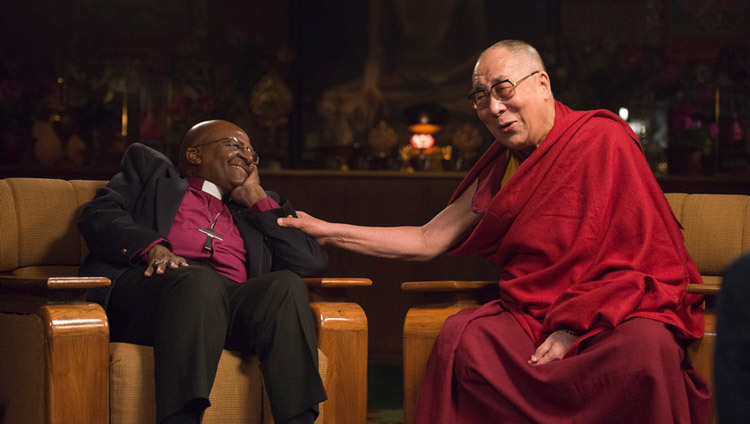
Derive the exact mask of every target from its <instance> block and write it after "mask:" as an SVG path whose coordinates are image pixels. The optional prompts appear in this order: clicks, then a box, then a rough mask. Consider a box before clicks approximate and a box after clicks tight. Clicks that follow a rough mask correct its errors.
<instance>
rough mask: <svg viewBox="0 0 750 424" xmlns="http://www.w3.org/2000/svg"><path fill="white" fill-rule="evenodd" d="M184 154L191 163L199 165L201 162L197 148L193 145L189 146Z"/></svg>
mask: <svg viewBox="0 0 750 424" xmlns="http://www.w3.org/2000/svg"><path fill="white" fill-rule="evenodd" d="M185 156H186V157H187V161H188V163H189V164H191V165H200V163H201V153H200V151H199V150H198V149H196V148H195V147H190V148H189V149H187V151H186V152H185Z"/></svg>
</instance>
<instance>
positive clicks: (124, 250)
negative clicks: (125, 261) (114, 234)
mask: <svg viewBox="0 0 750 424" xmlns="http://www.w3.org/2000/svg"><path fill="white" fill-rule="evenodd" d="M120 253H122V254H123V255H127V254H128V249H125V248H123V249H122V250H120Z"/></svg>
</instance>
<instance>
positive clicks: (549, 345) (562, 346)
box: [529, 330, 578, 366]
mask: <svg viewBox="0 0 750 424" xmlns="http://www.w3.org/2000/svg"><path fill="white" fill-rule="evenodd" d="M576 339H578V337H577V336H574V335H573V334H570V333H566V332H565V331H563V330H557V331H555V332H554V333H552V334H550V335H549V336H547V338H546V339H545V340H544V343H542V344H541V345H539V347H538V348H536V352H534V354H533V355H531V359H530V360H529V365H532V366H534V365H543V364H546V363H548V362H552V361H557V360H559V359H562V358H563V356H565V352H567V351H568V349H570V346H572V345H573V343H575V341H576Z"/></svg>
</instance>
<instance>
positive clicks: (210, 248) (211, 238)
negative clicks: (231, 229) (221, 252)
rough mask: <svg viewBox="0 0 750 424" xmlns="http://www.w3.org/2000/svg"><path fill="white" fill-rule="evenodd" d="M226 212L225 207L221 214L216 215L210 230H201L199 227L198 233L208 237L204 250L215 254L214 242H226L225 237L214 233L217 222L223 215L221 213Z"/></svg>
mask: <svg viewBox="0 0 750 424" xmlns="http://www.w3.org/2000/svg"><path fill="white" fill-rule="evenodd" d="M222 210H224V207H223V206H222V208H221V209H220V210H219V213H217V214H216V216H215V217H214V219H213V221H211V225H210V226H209V227H208V228H200V227H198V231H200V232H201V233H203V234H205V235H206V241H205V242H204V243H203V249H205V250H208V251H209V252H212V253H213V250H214V248H213V241H214V239H217V240H219V241H224V237H222V236H220V235H218V234H216V232H215V231H214V226H215V225H216V220H217V219H219V215H221V211H222Z"/></svg>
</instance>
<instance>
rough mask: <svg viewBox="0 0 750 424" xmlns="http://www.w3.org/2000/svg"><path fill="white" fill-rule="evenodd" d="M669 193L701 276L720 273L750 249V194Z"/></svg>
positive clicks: (668, 195)
mask: <svg viewBox="0 0 750 424" xmlns="http://www.w3.org/2000/svg"><path fill="white" fill-rule="evenodd" d="M666 196H667V199H668V200H669V203H670V205H671V206H672V210H673V211H674V213H675V216H676V217H677V219H678V220H679V221H680V223H681V224H682V226H683V228H684V230H683V235H684V236H685V246H686V247H687V249H688V251H689V252H690V256H692V257H693V260H694V261H695V264H696V265H697V266H698V270H699V271H700V273H701V274H702V275H704V276H719V275H721V272H722V270H723V269H724V268H725V267H726V266H727V265H729V263H730V262H731V261H732V260H734V259H735V258H737V257H738V256H740V255H741V254H742V252H745V251H747V250H750V196H743V195H721V194H684V193H667V195H666ZM704 280H705V278H704Z"/></svg>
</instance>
